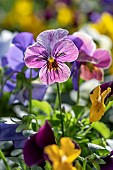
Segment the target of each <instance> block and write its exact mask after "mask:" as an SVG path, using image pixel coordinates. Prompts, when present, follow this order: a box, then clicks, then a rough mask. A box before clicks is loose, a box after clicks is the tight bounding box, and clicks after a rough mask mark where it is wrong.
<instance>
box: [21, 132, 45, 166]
mask: <svg viewBox="0 0 113 170" xmlns="http://www.w3.org/2000/svg"><path fill="white" fill-rule="evenodd" d="M35 141H36V136H35V135H33V136H31V137H30V139H28V140H27V141H26V143H25V145H24V148H23V155H24V161H25V163H26V164H27V165H28V166H32V165H35V164H40V163H42V162H44V157H43V150H42V149H40V147H38V146H37V145H36V143H35Z"/></svg>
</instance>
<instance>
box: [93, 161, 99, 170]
mask: <svg viewBox="0 0 113 170" xmlns="http://www.w3.org/2000/svg"><path fill="white" fill-rule="evenodd" d="M93 165H94V167H95V168H96V170H100V165H99V164H98V163H97V162H96V161H94V162H93Z"/></svg>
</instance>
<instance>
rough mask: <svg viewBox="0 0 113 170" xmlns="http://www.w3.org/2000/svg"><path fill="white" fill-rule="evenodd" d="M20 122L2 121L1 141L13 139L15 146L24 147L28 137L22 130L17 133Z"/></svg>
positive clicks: (0, 124)
mask: <svg viewBox="0 0 113 170" xmlns="http://www.w3.org/2000/svg"><path fill="white" fill-rule="evenodd" d="M17 127H18V124H5V123H0V141H13V143H14V147H15V148H16V149H17V148H23V146H24V144H25V140H26V137H24V136H23V134H22V132H19V133H16V128H17Z"/></svg>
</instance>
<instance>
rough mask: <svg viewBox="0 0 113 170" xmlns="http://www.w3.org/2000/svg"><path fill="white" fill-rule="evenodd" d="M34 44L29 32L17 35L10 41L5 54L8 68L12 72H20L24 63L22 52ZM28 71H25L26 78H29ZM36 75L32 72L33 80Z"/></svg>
mask: <svg viewBox="0 0 113 170" xmlns="http://www.w3.org/2000/svg"><path fill="white" fill-rule="evenodd" d="M33 43H34V38H33V34H32V33H29V32H21V33H18V34H17V35H16V36H15V37H14V38H13V40H12V44H11V46H10V48H9V50H8V52H7V54H6V57H7V61H8V66H9V67H10V68H12V70H13V71H18V72H21V71H22V69H23V67H24V66H25V63H24V52H25V50H26V48H27V47H28V46H29V45H31V44H33ZM29 72H30V71H29V70H27V71H25V75H26V78H29V77H30V73H29ZM37 75H38V73H37V72H36V71H35V70H32V76H33V78H34V77H36V76H37Z"/></svg>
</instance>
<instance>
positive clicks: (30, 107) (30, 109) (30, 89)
mask: <svg viewBox="0 0 113 170" xmlns="http://www.w3.org/2000/svg"><path fill="white" fill-rule="evenodd" d="M31 112H32V68H31V69H30V88H29V113H30V114H31Z"/></svg>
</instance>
